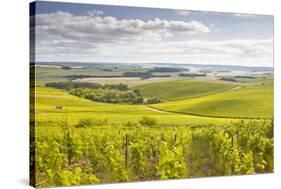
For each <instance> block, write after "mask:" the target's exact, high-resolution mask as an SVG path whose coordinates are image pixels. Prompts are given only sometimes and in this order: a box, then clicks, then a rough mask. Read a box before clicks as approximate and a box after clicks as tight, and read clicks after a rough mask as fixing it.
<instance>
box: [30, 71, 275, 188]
mask: <svg viewBox="0 0 281 189" xmlns="http://www.w3.org/2000/svg"><path fill="white" fill-rule="evenodd" d="M48 69H50V68H48ZM56 69H58V68H56ZM92 69H93V68H91V69H90V70H88V69H87V68H85V69H81V70H80V71H81V72H87V74H89V73H88V72H90V71H93V70H92ZM40 70H44V69H43V68H41V69H40ZM126 71H127V70H126ZM64 72H67V71H64ZM73 72H74V73H79V74H80V72H78V71H73ZM96 72H97V71H96ZM55 73H56V72H52V73H49V72H48V75H47V76H48V77H47V78H45V79H44V80H43V79H41V78H40V77H38V81H39V82H38V85H39V86H36V87H35V99H36V106H35V120H32V121H34V125H35V129H34V131H35V134H34V135H32V136H35V140H31V147H34V148H33V149H35V150H34V157H32V158H34V165H35V166H34V170H32V171H31V174H34V177H33V178H35V180H34V181H33V182H34V183H35V184H36V186H37V187H49V186H67V185H80V184H97V183H114V182H127V181H145V180H163V179H179V178H195V177H205V176H223V175H240V174H258V173H271V172H273V139H274V138H273V80H272V79H271V78H258V79H251V80H246V79H244V80H243V81H241V82H229V81H219V80H206V79H205V80H203V79H201V80H200V79H191V78H188V79H177V78H173V80H171V81H166V80H162V81H159V80H155V81H153V82H148V81H146V80H137V81H134V83H133V84H132V83H131V81H128V82H129V84H130V85H131V84H132V86H130V85H127V83H125V82H126V81H124V80H123V79H121V78H119V81H122V83H123V82H124V83H125V84H114V83H107V82H108V80H107V81H106V82H105V83H98V84H95V83H79V82H71V81H65V80H61V79H62V78H60V79H58V80H55V79H56V78H54V76H50V74H55ZM58 73H61V72H59V71H58ZM68 74H73V73H72V71H71V73H70V71H69V73H68ZM81 74H82V73H81ZM39 75H40V76H42V77H43V76H44V73H41V72H40V74H39ZM78 76H79V75H78ZM57 77H60V76H59V75H57ZM64 77H65V76H64ZM64 77H63V78H64ZM111 79H112V78H111ZM114 80H116V81H114V82H117V83H118V78H114ZM58 81H59V82H58ZM100 81H102V79H100ZM42 83H45V84H46V85H45V87H44V86H42ZM125 93H126V95H125ZM127 93H130V94H131V93H134V94H135V95H136V96H137V97H140V98H141V99H142V101H140V103H133V102H134V99H135V98H131V101H126V100H127V99H128V95H127ZM97 97H98V98H97ZM109 97H110V98H109ZM123 97H124V98H123ZM153 98H157V99H159V101H158V102H157V103H150V102H151V101H150V100H149V99H153ZM106 99H109V100H111V101H108V100H106ZM112 99H115V100H116V101H114V102H112Z"/></svg>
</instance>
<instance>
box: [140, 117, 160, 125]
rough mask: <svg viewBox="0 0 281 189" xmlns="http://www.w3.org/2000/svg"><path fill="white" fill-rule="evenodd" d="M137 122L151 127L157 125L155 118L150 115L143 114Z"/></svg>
mask: <svg viewBox="0 0 281 189" xmlns="http://www.w3.org/2000/svg"><path fill="white" fill-rule="evenodd" d="M138 123H139V124H140V125H142V126H147V127H151V126H155V125H157V119H155V118H152V117H147V116H143V117H142V118H141V120H139V122H138Z"/></svg>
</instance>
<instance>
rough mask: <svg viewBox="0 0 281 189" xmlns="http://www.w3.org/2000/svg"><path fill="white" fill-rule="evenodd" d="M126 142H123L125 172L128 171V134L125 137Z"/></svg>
mask: <svg viewBox="0 0 281 189" xmlns="http://www.w3.org/2000/svg"><path fill="white" fill-rule="evenodd" d="M125 138H126V142H125V166H126V170H128V145H129V143H128V134H126V135H125Z"/></svg>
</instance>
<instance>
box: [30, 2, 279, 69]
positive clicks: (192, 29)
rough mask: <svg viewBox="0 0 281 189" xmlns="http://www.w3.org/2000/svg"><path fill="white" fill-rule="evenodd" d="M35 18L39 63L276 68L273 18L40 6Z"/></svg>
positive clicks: (134, 8)
mask: <svg viewBox="0 0 281 189" xmlns="http://www.w3.org/2000/svg"><path fill="white" fill-rule="evenodd" d="M31 19H35V25H31V32H34V33H35V39H36V40H35V47H34V48H35V49H34V50H35V52H36V54H35V60H36V61H37V62H43V61H44V62H110V63H159V64H160V63H181V64H182V63H186V64H218V65H242V66H267V67H272V66H273V24H274V20H273V16H269V15H253V14H241V13H219V12H207V11H190V10H174V9H157V8H139V7H126V6H109V5H95V4H76V3H58V2H45V1H39V2H37V3H36V11H35V12H32V15H31ZM31 23H32V22H31Z"/></svg>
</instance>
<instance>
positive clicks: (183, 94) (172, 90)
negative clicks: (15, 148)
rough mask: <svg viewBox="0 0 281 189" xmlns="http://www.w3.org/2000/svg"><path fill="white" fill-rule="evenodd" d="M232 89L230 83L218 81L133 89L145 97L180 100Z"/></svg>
mask: <svg viewBox="0 0 281 189" xmlns="http://www.w3.org/2000/svg"><path fill="white" fill-rule="evenodd" d="M234 87H236V86H235V85H234V84H232V83H226V82H219V81H196V80H195V81H194V80H177V81H168V82H159V83H151V84H145V85H140V86H137V87H135V88H137V89H140V90H141V92H142V93H143V94H144V95H146V96H151V97H159V98H162V99H164V100H181V99H189V98H194V97H200V96H206V95H210V94H214V93H219V92H223V91H227V90H230V89H232V88H234Z"/></svg>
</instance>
